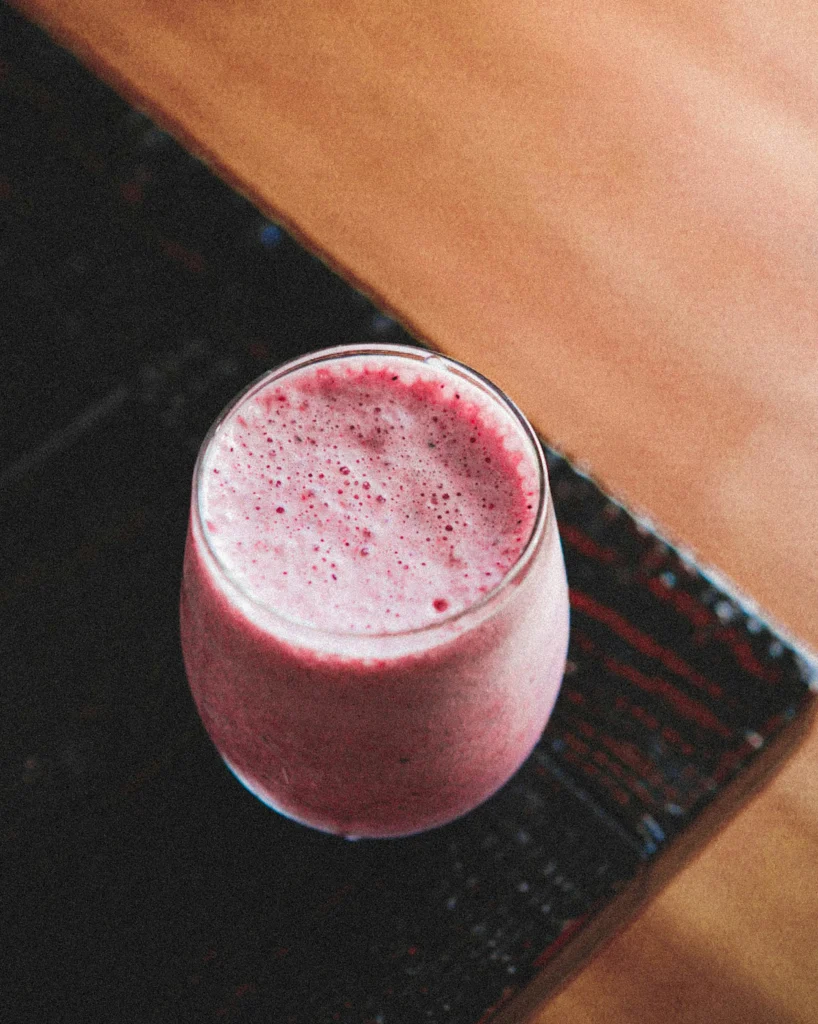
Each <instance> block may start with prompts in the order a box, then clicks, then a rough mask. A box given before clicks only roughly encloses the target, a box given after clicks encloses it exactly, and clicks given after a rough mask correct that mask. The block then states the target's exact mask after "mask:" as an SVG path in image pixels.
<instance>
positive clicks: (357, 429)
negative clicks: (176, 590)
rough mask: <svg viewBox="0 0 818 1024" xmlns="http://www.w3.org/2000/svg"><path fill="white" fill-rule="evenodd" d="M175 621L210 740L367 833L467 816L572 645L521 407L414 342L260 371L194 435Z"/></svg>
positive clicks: (527, 730)
mask: <svg viewBox="0 0 818 1024" xmlns="http://www.w3.org/2000/svg"><path fill="white" fill-rule="evenodd" d="M181 631H182V646H183V651H184V656H185V665H186V669H187V674H188V679H189V682H190V687H191V691H192V693H193V696H194V699H195V701H196V704H197V707H198V709H199V713H200V714H201V717H202V720H203V722H204V724H205V726H206V728H207V730H208V732H209V734H210V736H211V738H212V740H213V742H214V743H215V745H216V747H217V749H218V750H219V752H220V754H221V756H222V757H223V759H224V760H225V762H226V763H227V765H228V767H229V768H230V769H231V770H232V771H233V773H234V774H235V775H236V776H237V777H238V778H239V779H240V781H241V782H242V783H244V785H245V786H246V787H247V788H248V789H249V790H251V792H253V793H254V794H255V795H256V796H258V797H259V798H260V799H261V800H263V801H264V802H265V803H266V804H268V805H269V806H271V807H273V808H275V809H276V810H278V811H280V812H281V813H283V814H285V815H287V816H289V817H291V818H294V819H295V820H297V821H300V822H302V823H305V824H308V825H311V826H313V827H315V828H319V829H323V830H325V831H329V832H335V833H339V834H342V835H346V836H354V837H358V836H370V837H386V836H399V835H407V834H411V833H414V832H418V831H422V830H424V829H427V828H432V827H435V826H438V825H442V824H444V823H446V822H448V821H451V820H453V819H454V818H456V817H458V816H460V815H462V814H464V813H465V812H467V811H468V810H470V809H472V808H473V807H475V806H477V805H478V804H479V803H481V802H482V801H483V800H485V799H486V798H487V797H488V796H490V795H491V794H492V793H493V792H495V791H496V790H497V789H498V788H499V787H500V786H501V785H502V784H503V783H504V782H505V781H506V780H507V779H508V778H509V777H510V776H511V775H512V774H513V773H514V772H515V771H516V770H517V769H518V768H519V766H520V765H521V764H522V762H523V761H524V760H525V758H526V757H527V756H528V754H529V753H530V751H531V749H532V747H533V746H534V744H535V743H536V741H537V739H538V738H539V735H540V733H541V732H542V729H543V727H544V725H545V723H546V721H547V720H548V717H549V715H550V713H551V709H552V707H553V705H554V701H555V699H556V696H557V692H558V690H559V686H560V682H561V679H562V672H563V668H564V664H565V653H566V647H567V638H568V598H567V587H566V580H565V569H564V565H563V561H562V550H561V547H560V542H559V536H558V533H557V527H556V522H555V519H554V513H553V508H552V505H551V500H550V495H549V492H548V483H547V478H546V476H545V465H544V460H543V458H542V453H541V451H540V449H539V446H538V444H537V441H536V438H535V437H534V435H533V433H532V431H531V429H530V427H529V426H528V424H527V423H526V421H525V420H524V419H523V418H522V416H521V414H520V413H519V412H518V411H517V410H516V409H515V408H514V406H513V405H512V404H511V403H510V402H509V401H508V400H507V399H505V398H504V397H503V396H502V395H501V394H500V393H499V392H498V391H497V390H496V389H495V388H494V387H493V386H492V385H490V384H489V383H488V382H486V381H485V380H484V379H483V378H481V377H480V376H479V375H477V374H475V373H473V371H470V370H468V369H467V368H466V367H463V366H461V365H460V364H458V363H455V362H453V361H451V360H448V359H445V358H443V357H439V356H432V355H427V354H425V353H423V352H420V351H418V350H416V349H411V348H406V347H402V346H391V347H375V346H359V347H357V348H352V347H350V348H344V349H331V350H326V351H324V352H322V353H317V354H314V355H311V356H308V357H305V358H303V359H300V360H297V361H296V362H294V363H290V364H288V365H287V366H285V367H282V368H281V369H279V370H276V371H274V372H272V373H270V374H268V375H267V376H266V377H264V378H263V379H262V380H260V381H257V382H256V383H255V384H253V385H252V386H251V387H250V388H249V389H248V390H247V391H245V392H244V393H243V394H242V395H240V396H239V397H238V398H237V399H236V400H235V402H234V403H233V404H232V405H231V406H230V407H229V408H228V410H227V411H226V412H225V413H224V414H223V415H222V416H221V417H220V419H219V420H218V421H217V422H216V424H214V426H213V428H212V429H211V431H210V433H209V434H208V437H207V438H206V440H205V443H204V444H203V446H202V451H201V452H200V455H199V460H198V462H197V467H196V472H195V475H194V485H193V501H192V510H191V518H190V527H189V531H188V539H187V545H186V551H185V566H184V576H183V583H182V599H181Z"/></svg>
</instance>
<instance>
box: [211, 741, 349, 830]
mask: <svg viewBox="0 0 818 1024" xmlns="http://www.w3.org/2000/svg"><path fill="white" fill-rule="evenodd" d="M220 756H221V759H222V761H224V763H225V764H226V765H227V767H228V768H229V769H230V772H231V773H232V774H233V776H234V777H235V778H236V779H238V781H239V782H240V783H241V784H242V786H244V788H245V789H246V790H247V791H248V792H249V793H252V794H253V796H254V797H255V798H256V799H257V800H260V801H261V802H262V803H263V804H264V805H265V807H269V808H270V810H271V811H275V812H276V814H280V815H281V817H282V818H287V820H288V821H294V822H295V823H296V824H297V825H303V826H304V827H305V828H311V829H314V830H315V831H317V832H323V833H324V834H325V835H330V836H338V837H339V838H340V839H347V840H349V842H351V843H355V842H358V841H359V840H360V839H363V838H364V837H363V836H348V835H345V834H344V833H343V832H331V831H330V830H329V829H327V828H321V826H320V825H313V824H312V822H310V821H305V820H304V819H303V818H299V817H298V816H297V815H295V814H291V813H290V812H289V811H285V810H284V809H283V808H281V807H279V806H278V804H276V802H275V801H274V800H272V799H271V798H270V796H269V795H268V794H267V793H266V792H265V791H264V790H263V789H262V788H261V787H260V786H258V785H257V784H256V783H255V782H252V781H251V780H250V779H248V778H247V776H246V775H244V774H243V773H242V772H241V771H239V769H238V768H236V766H235V765H234V764H231V763H230V761H229V760H228V759H227V758H226V757H225V756H224V754H220Z"/></svg>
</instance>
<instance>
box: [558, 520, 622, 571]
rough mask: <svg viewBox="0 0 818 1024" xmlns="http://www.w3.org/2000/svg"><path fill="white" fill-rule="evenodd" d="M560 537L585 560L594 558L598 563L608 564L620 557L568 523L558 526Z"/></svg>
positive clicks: (611, 549)
mask: <svg viewBox="0 0 818 1024" xmlns="http://www.w3.org/2000/svg"><path fill="white" fill-rule="evenodd" d="M560 537H562V539H563V540H564V541H567V542H568V543H569V544H570V545H571V547H572V548H574V550H575V551H578V552H579V554H581V555H585V556H586V557H587V558H595V559H596V560H597V561H598V562H605V563H610V562H614V561H616V560H617V558H619V557H620V556H619V555H618V554H617V552H616V551H614V549H613V548H606V547H604V546H603V545H602V544H598V543H597V542H596V541H595V540H593V539H592V538H591V537H589V536H588V535H587V534H585V533H583V532H582V531H581V530H578V529H577V528H576V527H575V526H571V525H570V524H568V523H565V524H560Z"/></svg>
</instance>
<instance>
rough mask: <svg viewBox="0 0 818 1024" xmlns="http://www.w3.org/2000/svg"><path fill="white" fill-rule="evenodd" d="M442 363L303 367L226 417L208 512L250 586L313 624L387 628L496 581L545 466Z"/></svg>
mask: <svg viewBox="0 0 818 1024" xmlns="http://www.w3.org/2000/svg"><path fill="white" fill-rule="evenodd" d="M436 362H438V361H436V360H432V361H431V362H429V363H424V362H409V361H407V360H405V359H403V360H400V359H394V358H393V359H391V360H390V359H389V358H388V357H379V358H377V359H373V357H371V356H369V357H358V358H355V357H351V358H347V359H345V360H343V361H339V362H337V363H335V364H329V365H327V364H317V365H313V366H306V367H304V368H303V369H301V370H299V371H297V372H295V373H293V374H291V375H288V376H287V377H285V378H284V379H282V380H273V381H271V382H270V383H269V385H268V386H267V387H265V388H263V389H262V390H260V391H259V392H257V393H256V394H254V395H253V396H252V398H250V399H249V400H248V401H247V402H245V403H244V404H243V405H241V406H240V407H239V408H238V409H237V410H236V411H235V412H234V414H233V415H232V416H231V417H229V418H228V419H227V420H226V421H225V422H224V423H223V424H222V426H221V428H220V430H219V431H218V433H217V435H216V437H215V438H214V443H213V444H212V446H211V449H210V452H209V455H208V458H207V461H206V462H205V464H204V466H203V474H202V498H203V501H202V508H203V519H204V526H205V529H206V531H207V534H208V541H209V544H210V546H211V548H212V550H213V552H214V554H215V555H216V557H217V558H218V559H219V561H220V562H221V564H222V565H223V566H224V567H225V568H226V570H227V571H228V573H229V575H230V576H231V578H232V579H233V581H234V582H235V583H236V584H237V585H238V586H239V587H240V589H241V590H243V591H244V592H245V593H246V594H248V595H249V596H250V597H252V598H253V599H254V600H255V601H257V602H259V603H261V604H263V605H265V606H267V607H270V608H273V609H275V610H277V611H278V613H279V614H281V615H282V616H283V617H285V618H290V619H294V620H298V621H301V622H304V623H307V624H309V625H311V626H314V627H317V628H321V629H325V630H329V631H332V632H343V633H384V632H404V631H408V630H413V629H418V628H421V627H423V626H425V625H427V624H429V623H430V622H434V621H436V620H439V619H441V617H445V616H451V615H456V614H457V613H458V612H461V611H463V610H464V609H466V608H468V607H470V606H471V605H473V604H474V603H475V602H477V601H479V600H481V599H482V598H483V597H485V595H486V594H488V593H489V592H490V591H491V590H492V589H493V588H494V587H496V586H497V584H498V583H499V582H500V581H501V580H502V579H503V577H504V576H505V575H506V574H507V573H508V571H509V569H510V568H511V567H512V566H513V565H514V563H515V561H516V560H517V559H518V557H519V555H520V553H521V551H522V550H523V548H524V547H525V544H526V542H527V541H528V539H529V537H530V535H531V530H532V526H533V523H534V521H535V518H536V513H537V502H538V493H539V482H538V476H537V472H538V471H537V464H536V462H535V461H534V459H533V458H532V456H531V454H530V452H527V451H526V450H525V448H524V446H523V444H522V443H521V438H520V434H519V428H518V427H517V426H516V424H515V423H514V421H513V420H512V418H511V417H510V416H509V415H507V414H506V413H505V411H504V410H503V409H502V408H500V407H499V406H497V407H495V406H492V405H488V404H487V403H486V401H485V398H484V397H483V396H481V395H480V394H479V393H478V392H477V391H476V389H475V387H474V385H472V384H471V383H470V382H468V381H467V380H464V379H463V378H458V377H456V376H454V375H453V374H452V373H450V372H448V371H446V370H441V369H438V368H437V367H436V365H435V363H436Z"/></svg>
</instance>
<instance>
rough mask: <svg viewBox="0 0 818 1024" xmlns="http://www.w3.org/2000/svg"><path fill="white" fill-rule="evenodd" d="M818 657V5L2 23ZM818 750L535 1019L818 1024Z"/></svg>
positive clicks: (631, 1)
mask: <svg viewBox="0 0 818 1024" xmlns="http://www.w3.org/2000/svg"><path fill="white" fill-rule="evenodd" d="M17 6H19V7H20V8H21V9H22V10H24V11H25V12H27V13H29V14H30V15H31V16H32V17H34V18H35V19H36V20H39V21H40V22H41V23H43V24H44V25H45V26H46V27H47V28H49V29H50V31H51V32H52V33H53V34H54V35H55V36H56V38H58V39H59V40H61V41H63V42H64V43H66V44H67V45H69V46H70V47H71V48H72V49H73V50H74V51H75V52H76V53H77V54H78V55H79V56H80V57H81V58H82V59H83V60H85V61H86V62H87V63H88V64H89V65H90V66H91V67H92V68H93V69H94V70H95V71H97V73H99V74H100V75H101V76H102V77H103V78H105V79H107V80H108V81H110V82H112V83H113V84H114V85H115V86H116V87H117V88H118V89H120V91H122V92H124V93H125V94H126V95H128V97H129V98H130V99H132V100H135V101H136V102H138V103H139V104H140V105H141V106H143V107H144V108H145V109H147V110H148V111H149V112H150V113H151V114H152V115H153V116H155V117H157V118H158V119H159V120H160V121H161V122H162V123H163V124H165V125H166V126H167V127H169V128H170V129H171V130H172V131H173V132H175V133H176V134H177V135H178V136H179V137H180V138H181V139H182V140H183V141H184V142H185V143H186V144H187V145H188V146H189V147H190V148H192V149H194V151H196V152H198V153H200V154H201V155H202V156H203V157H204V158H206V159H207V160H208V161H209V162H211V163H212V164H213V165H214V166H215V167H216V168H217V169H218V170H219V172H220V173H222V174H223V175H224V176H225V177H226V178H228V179H229V180H230V181H231V183H233V184H234V185H237V186H238V187H240V188H241V189H243V190H244V191H245V192H246V193H247V194H248V195H250V196H251V198H253V199H254V200H255V201H256V202H257V203H258V204H259V205H260V206H261V207H262V208H263V209H265V210H267V211H268V212H274V213H275V214H277V215H278V216H279V217H281V218H282V219H283V220H284V221H285V222H286V223H287V224H288V225H290V226H291V227H293V228H294V229H295V230H296V231H297V232H298V233H299V234H300V236H301V237H302V239H304V240H306V241H307V242H308V243H309V244H311V245H313V246H314V247H316V248H317V249H318V250H319V251H320V252H321V253H322V254H323V255H324V256H325V258H326V259H327V260H328V261H330V262H331V263H332V264H333V265H335V266H336V267H338V268H339V269H340V270H341V271H342V272H343V273H345V274H346V275H347V276H348V277H350V278H351V279H353V280H355V281H357V282H358V283H359V284H362V285H363V286H364V288H365V289H366V290H368V291H369V292H370V293H371V294H373V295H375V296H376V297H377V298H378V299H379V300H380V301H381V302H382V304H384V305H385V306H386V307H388V308H389V309H391V310H392V311H394V312H395V313H396V314H397V315H398V316H400V317H401V318H402V319H403V320H404V321H405V322H407V323H408V324H409V325H410V326H412V327H413V328H414V329H415V330H416V331H417V332H418V333H419V334H420V335H422V336H423V337H425V338H426V339H427V340H429V341H430V342H431V343H432V344H434V345H436V346H438V347H440V348H441V349H443V350H445V351H447V352H449V353H451V354H453V355H456V356H458V357H460V358H462V359H464V360H465V361H467V362H469V363H471V364H472V365H474V366H475V367H477V368H478V369H480V370H481V371H483V372H484V373H486V374H487V375H489V376H490V377H492V378H493V379H495V380H496V381H497V382H498V383H499V384H500V385H501V386H503V387H504V388H505V389H506V390H507V391H508V392H509V393H510V394H511V395H512V396H513V397H514V398H515V399H516V400H517V401H518V402H519V403H520V405H521V406H522V407H523V408H524V409H525V411H526V412H527V413H528V415H529V416H530V418H531V419H532V420H533V421H534V423H535V425H536V426H537V427H538V428H539V429H540V430H541V431H542V432H543V433H544V434H545V435H546V436H547V437H549V438H550V439H551V440H552V441H553V442H554V443H555V444H557V445H558V446H560V447H562V448H564V449H565V450H566V451H567V452H568V453H569V454H571V455H572V456H574V457H575V458H578V459H580V460H582V461H583V462H584V463H586V464H587V465H588V466H589V467H590V468H591V470H592V471H593V473H594V474H595V475H596V476H597V477H598V478H599V479H600V480H601V481H602V482H603V484H604V485H605V486H606V487H607V488H608V489H609V490H612V491H613V492H614V493H617V494H619V495H620V496H622V497H623V498H624V499H625V500H626V501H627V502H628V503H629V504H631V505H632V506H635V507H636V508H638V509H643V510H645V511H646V512H647V513H648V514H649V515H650V516H651V518H652V519H653V520H654V521H655V522H656V523H657V524H658V526H659V527H660V529H661V530H663V531H664V532H666V533H667V534H669V535H670V536H671V537H672V538H673V539H675V540H677V541H681V542H683V543H684V544H685V545H687V546H689V547H691V548H692V549H693V550H694V551H695V552H696V553H697V554H698V556H699V557H700V558H701V559H702V560H703V561H704V562H705V563H709V564H713V565H715V566H717V567H718V568H719V569H720V570H721V571H723V572H724V573H726V574H727V575H728V576H729V577H730V578H732V579H733V580H735V581H736V583H737V584H738V585H739V586H740V587H741V588H742V589H743V590H745V591H746V592H748V593H749V594H751V595H752V597H753V598H754V599H755V600H756V601H757V602H758V603H759V604H760V605H761V607H762V609H763V610H765V612H767V613H768V614H770V615H772V617H773V618H774V619H775V620H777V621H778V622H779V623H781V624H783V625H784V626H785V627H786V628H787V629H789V630H790V631H792V633H794V634H795V635H796V636H797V637H799V638H801V639H803V640H804V641H807V642H808V643H810V644H812V645H813V646H816V647H818V617H817V616H816V614H815V611H816V604H817V603H818V602H816V595H817V594H818V516H816V507H818V5H816V4H814V3H813V2H812V0H761V2H759V3H757V4H752V5H748V4H745V3H741V2H739V0H726V2H725V3H722V4H717V5H714V4H709V3H705V2H703V0H687V2H682V0H670V2H661V3H660V2H658V0H614V2H612V3H607V4H602V3H599V2H596V3H592V2H590V0H571V2H567V0H555V2H552V3H548V4H545V3H543V2H536V0H507V2H506V3H504V4H502V5H497V4H495V3H490V2H488V0H452V2H451V3H448V4H440V3H439V2H437V0H415V2H413V3H408V2H406V0H311V2H308V3H304V2H299V3H294V2H292V0H279V2H277V3H275V4H270V3H265V2H262V0H197V2H195V3H194V2H192V0H130V2H129V3H127V4H111V3H109V2H107V0H17ZM816 864H818V737H816V735H815V734H813V735H812V737H811V738H810V740H809V741H808V743H807V744H806V746H805V747H804V748H803V749H802V751H801V752H800V753H799V754H798V755H796V757H795V759H794V760H793V761H792V762H791V763H790V765H788V767H787V768H786V769H785V770H784V772H783V773H782V774H781V775H780V776H779V778H778V779H777V780H776V781H775V782H774V783H773V784H772V785H771V786H770V787H769V788H768V789H767V790H766V792H765V793H764V794H763V795H762V796H761V797H760V798H759V799H758V800H756V802H755V803H754V804H753V805H752V806H751V807H750V808H749V809H748V810H747V811H746V812H745V813H744V814H742V815H741V816H740V818H739V819H738V820H737V821H735V822H734V823H733V824H732V825H731V826H729V828H728V829H727V830H726V831H725V832H724V833H723V835H722V836H721V837H720V838H719V839H717V840H716V841H715V842H714V843H713V844H711V846H710V847H709V848H708V849H707V851H706V852H705V854H704V855H703V856H702V857H701V858H700V859H699V860H698V862H697V863H696V864H695V865H693V866H691V867H690V868H688V869H687V870H686V871H685V872H684V873H683V874H682V875H681V876H680V877H679V878H678V879H677V880H676V881H675V882H674V883H673V884H672V885H671V886H670V887H669V888H668V889H667V890H666V891H665V892H664V894H663V895H662V896H660V897H659V898H658V899H657V900H656V901H655V902H654V903H653V904H652V906H651V907H650V909H649V910H648V912H647V913H646V914H645V915H644V916H643V917H642V918H641V920H640V921H639V922H637V923H636V924H635V925H634V926H633V927H631V928H630V929H629V930H628V931H627V932H626V933H624V934H622V935H621V936H619V937H618V938H617V939H616V940H615V941H614V942H613V943H612V944H611V945H610V946H609V947H608V949H607V950H606V951H605V952H604V953H603V954H602V955H601V956H600V957H599V958H598V959H597V960H596V961H595V962H594V963H593V964H592V965H591V966H590V967H589V968H588V969H587V970H585V971H584V972H583V973H582V975H581V976H580V977H579V978H578V979H577V980H576V981H575V982H573V983H572V984H571V985H570V986H569V987H568V988H567V989H566V990H565V991H564V992H563V993H562V994H561V995H559V996H558V997H557V998H556V1000H554V1001H553V1002H552V1003H551V1004H550V1005H549V1006H548V1007H547V1008H545V1009H544V1010H543V1011H542V1012H541V1014H540V1016H539V1017H538V1018H537V1020H538V1021H539V1022H540V1024H547V1022H548V1024H550V1022H552V1021H553V1022H556V1021H558V1020H560V1021H563V1020H570V1021H572V1022H577V1024H583V1022H586V1021H588V1022H591V1021H600V1022H601V1021H606V1022H610V1021H623V1022H624V1021H635V1020H638V1021H648V1022H649V1021H653V1020H655V1021H657V1022H658V1021H660V1020H662V1021H674V1022H693V1021H696V1022H697V1021H709V1022H718V1024H721V1022H736V1024H738V1022H742V1024H748V1022H751V1024H752V1022H756V1021H758V1022H759V1024H760V1022H762V1021H763V1022H768V1021H804V1022H807V1021H814V1020H816V1019H818V923H817V922H818V884H816V883H817V882H818V879H817V878H816Z"/></svg>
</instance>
